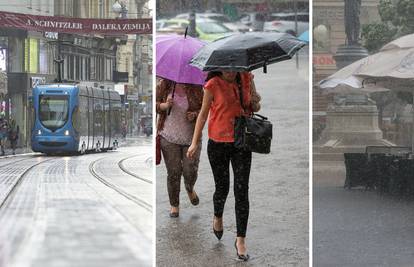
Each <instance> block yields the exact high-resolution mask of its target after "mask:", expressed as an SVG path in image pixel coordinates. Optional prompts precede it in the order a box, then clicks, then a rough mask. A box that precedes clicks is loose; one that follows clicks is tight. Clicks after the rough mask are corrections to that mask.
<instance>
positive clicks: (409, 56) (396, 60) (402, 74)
mask: <svg viewBox="0 0 414 267" xmlns="http://www.w3.org/2000/svg"><path fill="white" fill-rule="evenodd" d="M366 81H368V82H372V83H376V84H377V85H379V86H381V87H386V88H388V87H390V88H389V89H392V90H398V89H401V88H400V87H405V86H406V85H407V83H408V84H412V85H414V34H410V35H406V36H403V37H401V38H399V39H396V40H394V41H392V42H390V43H388V44H386V45H385V46H384V47H383V48H382V49H381V50H380V52H378V53H376V54H373V55H370V56H368V57H365V58H363V59H360V60H358V61H356V62H354V63H352V64H350V65H348V66H346V67H345V68H342V69H340V70H339V71H337V72H336V73H334V74H333V75H331V76H329V77H328V78H326V79H325V80H322V81H321V82H320V83H319V85H320V87H321V88H333V87H336V86H338V85H340V84H346V85H349V86H352V87H354V88H362V87H364V83H365V82H366ZM396 85H400V86H396Z"/></svg>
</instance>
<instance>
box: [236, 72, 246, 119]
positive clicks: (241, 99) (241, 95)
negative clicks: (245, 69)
mask: <svg viewBox="0 0 414 267" xmlns="http://www.w3.org/2000/svg"><path fill="white" fill-rule="evenodd" d="M236 82H237V87H238V88H239V97H240V106H241V107H242V109H243V111H244V112H246V109H245V108H244V105H243V88H242V84H241V76H240V73H237V76H236Z"/></svg>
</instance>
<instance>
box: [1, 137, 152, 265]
mask: <svg viewBox="0 0 414 267" xmlns="http://www.w3.org/2000/svg"><path fill="white" fill-rule="evenodd" d="M151 151H152V147H151V139H150V138H141V139H137V140H135V141H134V142H132V141H131V142H130V144H129V146H128V147H121V148H119V149H118V150H116V151H109V152H106V153H92V154H87V155H83V156H70V157H69V156H54V157H46V156H43V155H21V156H16V157H10V158H4V159H0V205H1V206H0V225H1V227H0V266H1V267H3V266H4V267H6V266H7V267H9V266H10V267H17V266H18V267H20V266H22V267H25V266H33V267H37V266H38V267H48V266H85V267H86V266H87V267H90V266H120V267H124V266H131V267H132V266H151V265H152V161H151V155H152V152H151Z"/></svg>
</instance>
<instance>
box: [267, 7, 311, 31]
mask: <svg viewBox="0 0 414 267" xmlns="http://www.w3.org/2000/svg"><path fill="white" fill-rule="evenodd" d="M295 17H296V18H297V24H298V28H297V31H296V25H295ZM269 19H270V21H266V22H265V23H264V26H263V31H276V32H286V33H290V34H292V35H295V36H299V35H301V34H302V33H303V32H305V31H307V30H309V14H308V13H305V12H298V13H297V16H295V13H273V14H270V15H269Z"/></svg>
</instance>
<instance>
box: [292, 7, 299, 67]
mask: <svg viewBox="0 0 414 267" xmlns="http://www.w3.org/2000/svg"><path fill="white" fill-rule="evenodd" d="M297 1H298V0H294V1H293V9H294V10H295V33H296V36H298V2H297ZM296 68H297V69H298V68H299V55H298V53H296Z"/></svg>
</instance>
